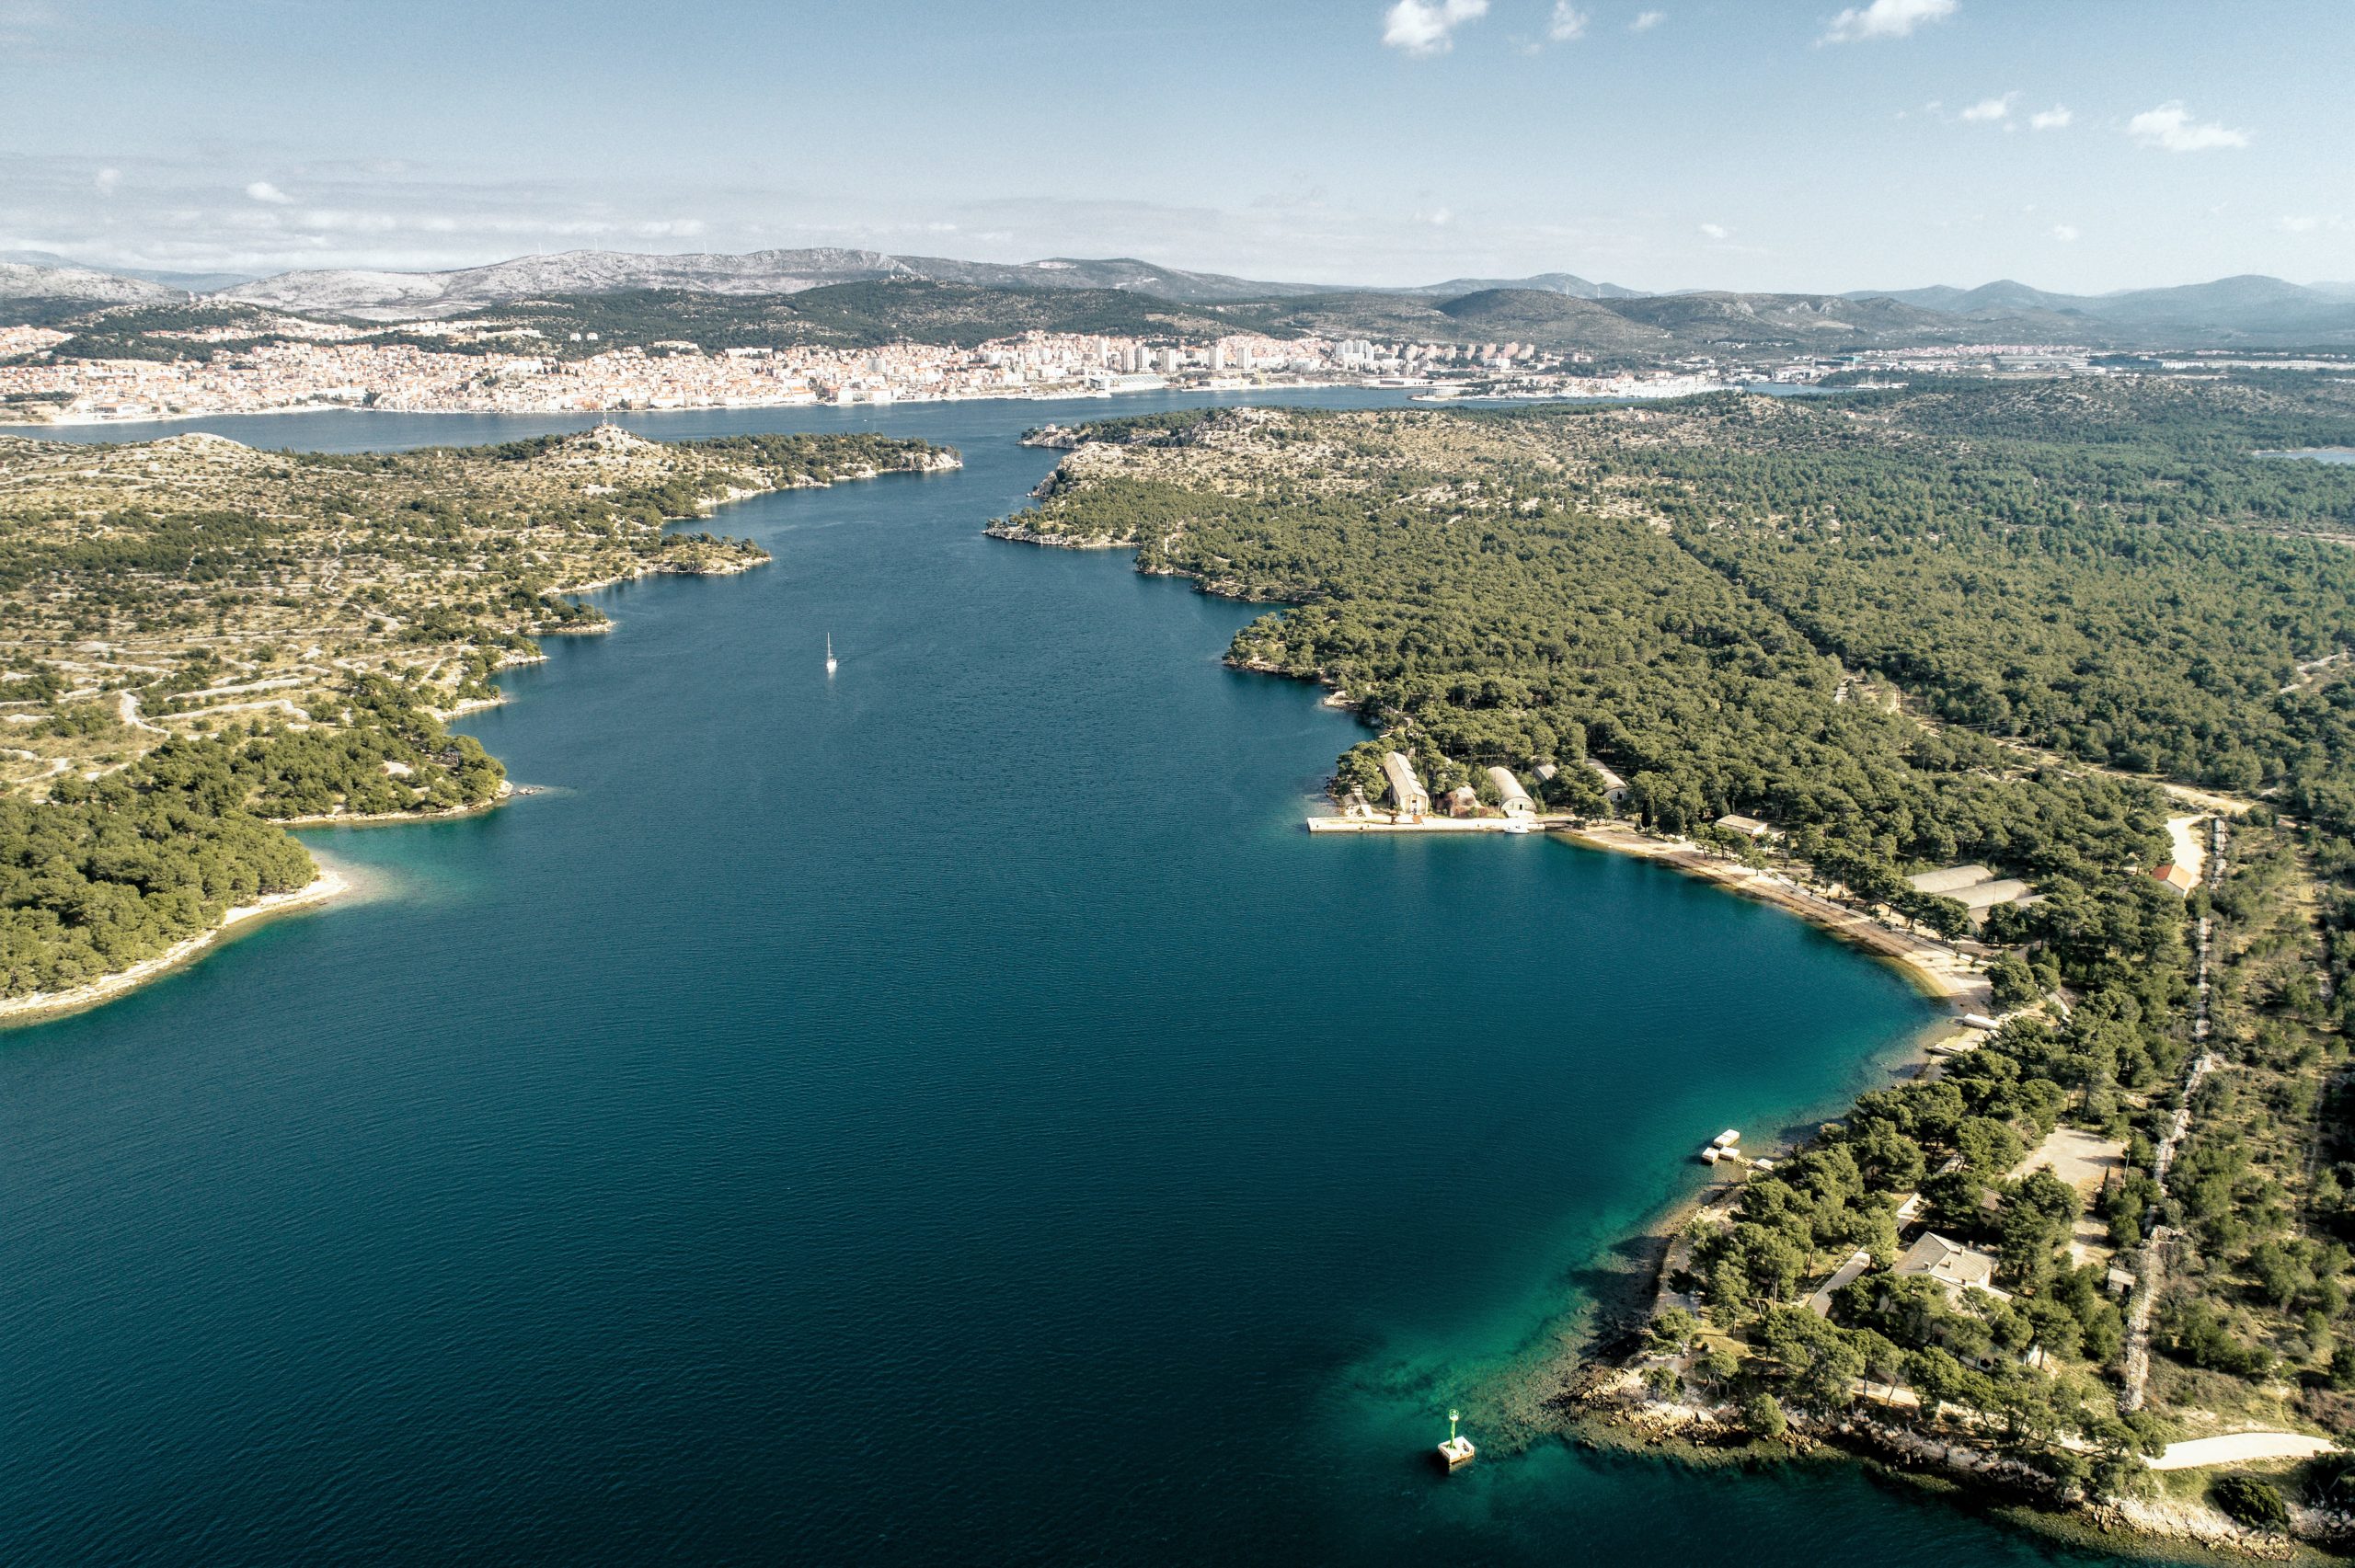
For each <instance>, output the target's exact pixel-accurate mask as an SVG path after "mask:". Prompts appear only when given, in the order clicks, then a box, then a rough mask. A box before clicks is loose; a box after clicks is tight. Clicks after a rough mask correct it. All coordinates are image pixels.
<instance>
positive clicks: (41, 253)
mask: <svg viewBox="0 0 2355 1568" xmlns="http://www.w3.org/2000/svg"><path fill="white" fill-rule="evenodd" d="M0 264H7V265H14V266H18V267H46V268H63V269H66V270H68V271H75V272H101V273H104V274H106V275H107V276H108V277H109V278H129V279H132V280H134V281H137V282H142V283H160V284H162V285H163V286H164V287H165V288H167V289H185V290H189V291H191V292H199V293H201V292H209V291H211V290H213V289H227V288H233V287H235V286H236V285H237V284H239V283H250V282H252V281H253V280H254V275H253V274H252V273H250V272H161V271H156V270H155V269H151V268H146V267H92V266H90V265H88V264H87V263H86V262H80V261H75V260H74V259H73V258H71V257H64V256H60V255H58V254H57V253H56V252H55V251H50V250H0Z"/></svg>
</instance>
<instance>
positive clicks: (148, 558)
mask: <svg viewBox="0 0 2355 1568" xmlns="http://www.w3.org/2000/svg"><path fill="white" fill-rule="evenodd" d="M958 461H959V460H958V457H957V454H956V453H955V452H952V451H949V450H948V449H945V448H939V447H934V446H931V445H928V444H927V443H925V442H923V441H902V440H894V439H890V438H885V437H881V436H870V435H825V436H799V435H764V436H729V437H724V438H720V439H717V440H710V441H682V442H661V443H658V442H654V441H644V440H641V439H639V438H638V437H636V436H633V435H631V434H629V433H628V432H626V431H624V430H621V429H615V428H611V427H600V428H598V429H591V430H585V431H582V432H580V433H578V434H574V435H567V436H550V437H544V438H540V439H537V440H533V441H518V442H514V443H511V444H508V445H503V446H492V447H479V448H464V449H460V448H435V449H429V450H425V451H419V452H400V453H384V454H376V453H371V454H363V455H350V456H336V455H324V454H316V453H293V452H258V451H255V450H253V449H250V448H247V447H245V446H241V445H239V444H237V443H236V442H234V441H225V440H223V439H221V438H219V437H214V436H208V435H184V436H176V437H172V438H169V439H167V440H164V441H153V442H145V443H140V444H132V445H79V444H68V443H63V442H51V441H21V440H17V439H14V438H6V437H0V1018H6V1017H7V1016H9V1015H10V1014H12V1013H13V1014H15V1015H17V1016H23V1015H28V1014H29V1013H33V1012H36V1011H47V1010H49V1009H50V1008H51V1007H52V1006H54V1005H61V1004H62V1005H72V1004H73V1003H74V1002H75V1000H76V999H77V998H79V997H82V996H86V995H87V994H90V993H89V988H91V987H92V986H93V984H94V982H103V981H104V980H105V979H106V978H107V977H109V976H116V975H121V974H123V973H124V972H126V971H132V970H133V969H134V967H135V966H142V965H147V964H152V963H153V962H154V961H155V960H156V959H157V958H158V957H159V956H164V955H167V954H171V953H175V952H179V951H185V950H186V949H187V947H188V946H189V944H191V942H192V941H193V940H194V939H199V938H201V937H202V936H203V935H204V934H205V933H210V932H213V931H214V930H216V929H218V928H219V927H220V926H221V924H222V923H223V921H224V917H226V916H227V915H229V913H230V912H231V911H232V910H244V909H251V908H254V907H256V906H257V905H262V904H266V903H268V902H270V900H272V899H274V898H282V897H284V896H286V895H291V894H294V893H297V892H299V891H300V890H302V889H304V888H305V887H310V886H312V885H313V884H314V882H315V879H316V877H317V875H318V873H317V869H316V866H315V864H314V863H313V861H312V858H311V856H310V855H309V853H307V852H306V851H305V850H304V848H303V846H302V845H301V844H300V843H298V842H297V841H295V840H293V838H292V837H290V836H289V835H288V833H287V832H286V831H285V827H286V825H287V824H294V823H304V822H320V821H349V820H368V819H376V820H400V819H404V818H425V817H431V816H435V815H440V814H447V813H451V812H459V811H466V810H472V809H477V808H479V807H484V806H486V805H488V804H491V803H493V802H494V801H495V800H496V799H497V798H498V797H499V796H500V795H501V794H502V793H503V791H504V789H505V784H504V773H503V770H502V769H501V768H500V764H499V762H498V761H497V760H495V759H494V758H491V757H489V756H488V755H486V754H485V753H484V751H483V750H482V747H481V746H480V745H479V744H478V743H477V741H475V740H474V739H473V738H471V737H468V736H462V735H453V734H451V733H450V732H449V731H448V730H447V729H445V728H444V727H443V722H442V721H443V719H444V718H446V717H448V716H449V715H452V714H453V713H454V712H458V711H463V710H464V709H465V708H466V707H468V706H471V705H477V704H483V703H487V702H490V701H494V700H496V697H497V692H496V688H495V687H494V686H493V685H492V680H493V678H494V676H495V675H496V673H497V671H498V670H500V669H501V668H502V667H504V666H507V665H511V664H514V663H517V662H520V661H523V660H528V659H531V658H536V657H537V656H538V651H539V649H538V643H537V641H536V640H535V639H538V638H541V637H545V636H547V635H557V634H565V633H580V632H593V631H597V630H599V629H601V628H602V627H603V624H604V621H603V616H602V615H601V614H600V612H598V611H597V610H596V609H595V608H594V607H593V606H592V605H590V604H587V603H584V602H582V601H580V599H579V598H578V597H576V596H577V595H578V594H580V592H581V591H582V590H584V589H591V588H594V587H597V586H599V585H602V584H605V583H610V582H615V581H619V580H622V579H625V578H634V577H639V576H643V575H645V574H648V573H654V572H683V573H714V572H733V571H741V570H742V569H744V568H746V567H752V566H755V565H758V564H759V563H760V562H762V561H764V560H766V559H767V555H765V553H764V552H763V551H762V550H761V549H759V548H758V547H757V546H756V545H753V544H750V543H748V542H746V541H743V540H734V539H724V538H718V537H715V536H714V535H712V534H711V533H709V532H700V531H697V532H682V531H673V530H672V529H671V528H670V527H669V526H668V525H669V524H670V523H671V522H672V521H676V520H679V519H683V518H695V517H698V516H701V515H703V514H704V513H706V512H707V511H708V510H709V509H711V508H712V507H713V506H714V505H715V504H718V503H719V502H723V501H727V500H730V499H734V498H741V497H744V496H749V495H755V494H759V493H762V492H764V491H768V490H774V489H779V488H786V487H791V486H818V485H827V484H832V483H833V482H835V481H837V480H843V479H858V478H869V477H873V476H875V475H879V474H883V473H889V472H925V471H930V470H935V469H940V468H948V467H954V466H956V465H957V464H958Z"/></svg>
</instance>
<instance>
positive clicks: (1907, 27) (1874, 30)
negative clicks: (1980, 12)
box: [1816, 0, 1960, 43]
mask: <svg viewBox="0 0 2355 1568" xmlns="http://www.w3.org/2000/svg"><path fill="white" fill-rule="evenodd" d="M1959 4H1960V0H1873V3H1872V4H1871V5H1869V6H1849V7H1848V8H1847V9H1846V10H1844V11H1843V12H1841V13H1840V14H1839V15H1838V16H1836V17H1832V26H1831V27H1830V28H1828V29H1825V31H1824V34H1823V36H1822V37H1821V38H1820V39H1818V40H1816V41H1817V42H1818V43H1857V42H1861V41H1863V40H1866V39H1875V38H1904V37H1905V36H1907V35H1908V34H1910V33H1911V32H1913V29H1915V28H1918V27H1920V26H1921V25H1922V24H1923V23H1924V22H1943V21H1945V20H1946V19H1947V17H1951V16H1953V15H1954V14H1955V11H1956V9H1957V7H1958V6H1959Z"/></svg>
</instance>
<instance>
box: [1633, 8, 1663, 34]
mask: <svg viewBox="0 0 2355 1568" xmlns="http://www.w3.org/2000/svg"><path fill="white" fill-rule="evenodd" d="M1666 20H1668V13H1667V12H1666V11H1638V12H1637V13H1636V19H1635V20H1634V21H1632V22H1629V23H1628V24H1627V30H1628V31H1629V32H1631V33H1648V32H1649V31H1651V30H1652V29H1654V28H1656V27H1658V26H1660V24H1661V23H1662V22H1664V21H1666Z"/></svg>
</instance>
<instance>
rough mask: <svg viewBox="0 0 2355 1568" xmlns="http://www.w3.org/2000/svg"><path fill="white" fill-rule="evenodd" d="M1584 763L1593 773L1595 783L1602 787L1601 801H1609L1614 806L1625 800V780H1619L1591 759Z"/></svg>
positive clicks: (1615, 774)
mask: <svg viewBox="0 0 2355 1568" xmlns="http://www.w3.org/2000/svg"><path fill="white" fill-rule="evenodd" d="M1584 761H1585V762H1586V765H1587V766H1588V768H1590V769H1591V770H1592V771H1593V773H1594V777H1595V781H1596V782H1597V783H1598V784H1602V785H1603V799H1605V800H1607V801H1609V802H1610V803H1611V804H1612V805H1614V806H1616V805H1618V804H1619V803H1620V802H1621V801H1623V800H1625V799H1626V798H1627V781H1626V779H1623V778H1621V777H1620V776H1619V775H1618V774H1617V773H1613V772H1612V771H1611V770H1610V769H1609V768H1606V767H1604V766H1603V764H1602V763H1600V762H1598V761H1595V760H1594V759H1593V758H1591V757H1588V758H1586V759H1584Z"/></svg>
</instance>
